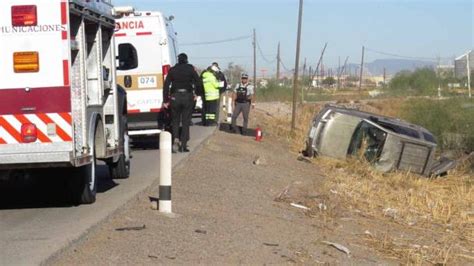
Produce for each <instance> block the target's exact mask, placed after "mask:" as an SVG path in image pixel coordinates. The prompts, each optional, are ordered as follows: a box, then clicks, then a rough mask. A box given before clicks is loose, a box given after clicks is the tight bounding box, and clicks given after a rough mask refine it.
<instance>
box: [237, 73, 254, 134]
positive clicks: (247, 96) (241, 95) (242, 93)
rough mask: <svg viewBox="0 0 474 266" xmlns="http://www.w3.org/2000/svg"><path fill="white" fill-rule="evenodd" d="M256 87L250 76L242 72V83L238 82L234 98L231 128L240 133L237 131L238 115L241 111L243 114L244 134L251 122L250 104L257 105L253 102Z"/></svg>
mask: <svg viewBox="0 0 474 266" xmlns="http://www.w3.org/2000/svg"><path fill="white" fill-rule="evenodd" d="M254 95H255V91H254V87H253V85H251V84H250V83H249V76H248V75H247V74H245V73H244V74H242V77H241V83H240V84H237V86H236V87H235V90H234V93H233V96H232V99H233V102H234V112H233V113H232V126H231V129H232V130H233V131H234V132H235V133H238V131H237V117H239V115H240V113H242V114H243V118H244V124H243V127H242V132H241V134H242V135H245V134H246V133H247V127H248V124H249V113H250V105H252V107H253V106H255V103H252V101H253V100H254Z"/></svg>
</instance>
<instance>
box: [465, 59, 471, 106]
mask: <svg viewBox="0 0 474 266" xmlns="http://www.w3.org/2000/svg"><path fill="white" fill-rule="evenodd" d="M471 52H472V50H470V51H468V52H467V54H466V70H467V89H468V91H469V98H472V93H471V66H470V64H469V60H470V59H469V57H470V56H471Z"/></svg>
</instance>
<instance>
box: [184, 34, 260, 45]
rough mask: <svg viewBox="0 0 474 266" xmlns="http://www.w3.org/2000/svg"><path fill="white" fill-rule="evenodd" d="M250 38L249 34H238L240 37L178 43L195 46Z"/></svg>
mask: <svg viewBox="0 0 474 266" xmlns="http://www.w3.org/2000/svg"><path fill="white" fill-rule="evenodd" d="M250 38H252V36H251V35H245V36H240V37H235V38H229V39H224V40H217V41H210V42H191V43H182V44H180V45H181V46H195V45H209V44H219V43H226V42H235V41H241V40H246V39H250Z"/></svg>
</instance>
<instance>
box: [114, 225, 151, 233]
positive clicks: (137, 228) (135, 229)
mask: <svg viewBox="0 0 474 266" xmlns="http://www.w3.org/2000/svg"><path fill="white" fill-rule="evenodd" d="M145 228H146V225H141V226H127V227H121V228H116V229H115V231H119V232H121V231H140V230H143V229H145Z"/></svg>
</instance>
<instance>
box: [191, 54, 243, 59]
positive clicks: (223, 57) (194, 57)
mask: <svg viewBox="0 0 474 266" xmlns="http://www.w3.org/2000/svg"><path fill="white" fill-rule="evenodd" d="M250 57H252V56H251V55H230V56H192V57H191V58H192V59H233V58H250Z"/></svg>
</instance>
